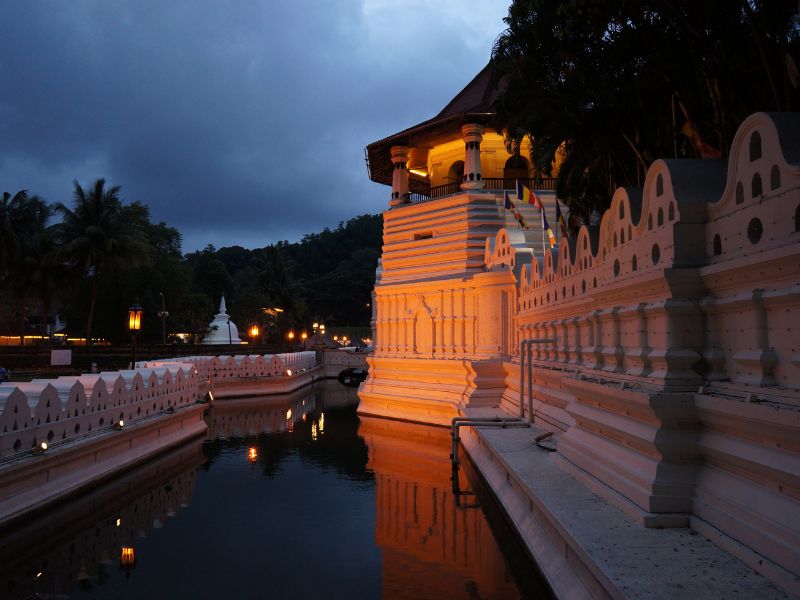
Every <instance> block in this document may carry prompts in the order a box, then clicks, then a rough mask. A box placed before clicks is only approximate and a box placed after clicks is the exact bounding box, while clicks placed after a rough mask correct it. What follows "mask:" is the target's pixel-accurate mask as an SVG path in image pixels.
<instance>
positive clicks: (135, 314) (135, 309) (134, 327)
mask: <svg viewBox="0 0 800 600" xmlns="http://www.w3.org/2000/svg"><path fill="white" fill-rule="evenodd" d="M141 328H142V307H141V306H139V305H138V304H134V305H133V306H131V307H130V308H129V309H128V330H129V331H130V332H131V368H132V369H133V368H135V367H136V336H137V334H138V333H139V330H140V329H141Z"/></svg>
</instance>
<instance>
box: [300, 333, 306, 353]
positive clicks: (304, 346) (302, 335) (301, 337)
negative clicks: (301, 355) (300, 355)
mask: <svg viewBox="0 0 800 600" xmlns="http://www.w3.org/2000/svg"><path fill="white" fill-rule="evenodd" d="M300 339H301V340H303V350H305V349H306V340H307V339H308V334H307V333H306V332H305V331H304V332H303V333H301V334H300Z"/></svg>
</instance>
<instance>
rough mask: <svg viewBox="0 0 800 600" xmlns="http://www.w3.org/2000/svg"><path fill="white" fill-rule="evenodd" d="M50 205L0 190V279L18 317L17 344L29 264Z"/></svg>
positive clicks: (22, 336)
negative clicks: (0, 191)
mask: <svg viewBox="0 0 800 600" xmlns="http://www.w3.org/2000/svg"><path fill="white" fill-rule="evenodd" d="M49 216H50V208H49V207H48V206H47V204H45V202H44V201H43V200H42V199H41V198H39V197H38V196H28V193H27V191H26V190H20V191H19V192H17V193H16V194H14V195H13V196H12V195H11V194H9V193H8V192H4V193H3V199H2V202H0V282H2V284H3V287H4V288H5V289H7V290H8V291H10V292H11V295H12V298H13V302H14V305H15V306H16V311H15V312H16V313H17V315H18V316H19V318H20V326H21V329H20V345H24V344H25V317H26V313H27V306H26V304H27V300H28V292H29V286H28V279H29V275H30V272H31V271H30V267H31V265H32V263H33V262H36V260H37V258H36V257H37V253H38V249H39V245H40V243H41V242H42V236H43V235H44V234H45V226H46V225H47V219H48V218H49Z"/></svg>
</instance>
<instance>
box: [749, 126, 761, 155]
mask: <svg viewBox="0 0 800 600" xmlns="http://www.w3.org/2000/svg"><path fill="white" fill-rule="evenodd" d="M759 158H761V134H760V133H758V132H757V131H754V132H753V135H751V136H750V162H753V161H754V160H758V159H759Z"/></svg>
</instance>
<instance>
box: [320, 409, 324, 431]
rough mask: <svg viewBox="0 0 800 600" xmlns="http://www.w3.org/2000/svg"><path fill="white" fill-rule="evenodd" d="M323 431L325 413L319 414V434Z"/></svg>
mask: <svg viewBox="0 0 800 600" xmlns="http://www.w3.org/2000/svg"><path fill="white" fill-rule="evenodd" d="M323 431H325V413H319V432H320V433H322V432H323Z"/></svg>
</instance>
